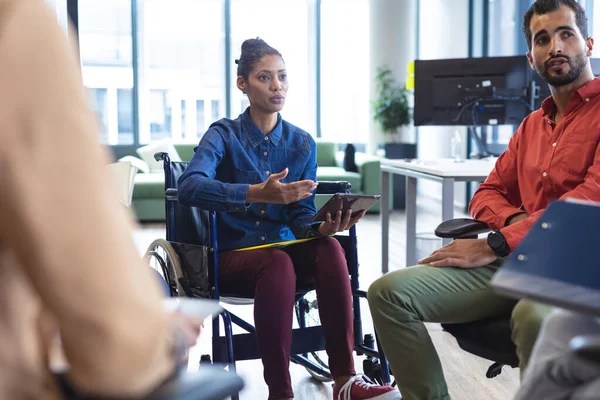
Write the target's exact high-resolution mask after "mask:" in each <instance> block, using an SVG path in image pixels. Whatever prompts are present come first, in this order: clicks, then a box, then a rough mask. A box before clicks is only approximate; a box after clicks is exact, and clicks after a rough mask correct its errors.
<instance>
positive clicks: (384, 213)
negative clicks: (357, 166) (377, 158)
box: [379, 171, 390, 274]
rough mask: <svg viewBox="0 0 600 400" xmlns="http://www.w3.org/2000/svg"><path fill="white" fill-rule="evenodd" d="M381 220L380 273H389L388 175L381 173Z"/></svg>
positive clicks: (387, 173)
mask: <svg viewBox="0 0 600 400" xmlns="http://www.w3.org/2000/svg"><path fill="white" fill-rule="evenodd" d="M379 206H380V212H379V217H380V219H381V273H382V274H386V273H387V272H388V271H389V261H390V259H389V251H390V248H389V246H390V241H389V240H390V239H389V236H390V173H389V172H386V171H381V198H380V199H379Z"/></svg>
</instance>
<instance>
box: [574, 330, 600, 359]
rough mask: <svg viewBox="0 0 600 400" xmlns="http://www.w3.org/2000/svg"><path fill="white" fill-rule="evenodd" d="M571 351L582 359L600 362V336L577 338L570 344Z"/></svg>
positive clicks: (581, 336)
mask: <svg viewBox="0 0 600 400" xmlns="http://www.w3.org/2000/svg"><path fill="white" fill-rule="evenodd" d="M569 349H570V350H571V351H572V352H573V353H575V354H577V355H579V356H581V357H582V358H585V359H588V360H592V361H596V362H598V361H600V335H580V336H575V337H574V338H573V339H571V341H570V342H569Z"/></svg>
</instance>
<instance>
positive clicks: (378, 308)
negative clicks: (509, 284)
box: [367, 264, 551, 400]
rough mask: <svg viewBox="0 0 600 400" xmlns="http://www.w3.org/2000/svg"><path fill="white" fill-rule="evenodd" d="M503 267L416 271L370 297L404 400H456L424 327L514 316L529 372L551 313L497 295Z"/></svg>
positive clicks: (398, 275)
mask: <svg viewBox="0 0 600 400" xmlns="http://www.w3.org/2000/svg"><path fill="white" fill-rule="evenodd" d="M499 265H500V264H492V265H488V266H485V267H480V268H472V269H461V268H445V267H442V268H439V267H430V266H415V267H410V268H405V269H402V270H398V271H395V272H391V273H389V274H387V275H385V276H383V277H381V278H379V279H378V280H377V281H375V282H374V283H373V284H372V285H371V287H370V288H369V292H368V296H367V297H368V300H369V307H370V308H371V314H372V317H373V322H374V323H375V330H376V331H377V334H378V335H379V339H380V341H381V345H382V347H383V351H384V352H385V354H386V356H387V358H388V361H389V363H390V367H391V369H392V372H393V374H394V377H395V378H396V382H397V383H398V388H399V389H400V392H401V393H402V396H403V397H402V398H403V400H434V399H435V400H440V399H444V400H446V399H450V396H449V394H448V387H447V385H446V381H445V379H444V373H443V371H442V365H441V363H440V359H439V357H438V355H437V353H436V351H435V348H434V346H433V343H432V341H431V338H430V336H429V333H428V332H427V329H426V327H425V324H424V322H441V323H458V322H469V321H476V320H479V319H482V318H486V317H493V316H500V315H511V327H512V339H513V341H514V342H515V344H516V346H517V355H518V357H519V361H520V365H519V367H520V368H521V372H523V371H524V369H525V366H526V365H527V361H528V360H529V356H530V354H531V350H532V348H533V344H534V342H535V339H536V337H537V334H538V331H539V329H540V325H541V323H542V321H543V319H544V316H545V315H546V314H548V313H549V312H550V310H551V308H550V307H547V306H543V305H540V304H536V303H532V302H529V301H519V302H517V301H515V300H513V299H509V298H507V297H503V296H500V295H498V294H496V293H494V292H493V291H492V289H491V287H490V279H491V278H492V276H493V275H494V272H495V271H496V270H497V269H498V267H499ZM482 373H483V371H482ZM465 379H468V377H465Z"/></svg>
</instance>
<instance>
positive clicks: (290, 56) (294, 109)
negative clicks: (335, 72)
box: [227, 0, 316, 136]
mask: <svg viewBox="0 0 600 400" xmlns="http://www.w3.org/2000/svg"><path fill="white" fill-rule="evenodd" d="M315 4H316V3H315V1H314V0H286V1H281V0H252V1H249V0H231V27H232V28H231V36H232V39H231V51H232V58H231V59H230V60H227V62H229V64H230V65H231V66H232V76H231V77H230V79H231V82H233V85H232V86H233V89H232V91H233V93H232V95H231V98H232V107H231V112H232V114H233V115H232V117H233V118H236V117H237V115H238V114H239V113H241V112H242V111H243V110H245V108H246V104H248V100H247V99H246V98H245V97H244V96H243V94H242V93H241V92H240V91H239V90H238V89H237V88H236V87H235V80H236V78H237V68H236V64H235V63H234V60H235V59H237V58H239V57H240V52H241V47H242V42H243V41H244V40H246V39H249V38H255V37H257V36H258V37H260V38H261V39H263V40H265V41H266V42H267V43H268V44H269V45H271V46H272V47H274V48H276V49H277V50H279V52H280V53H281V54H282V56H283V59H284V60H285V63H286V69H287V72H288V79H289V83H290V88H289V91H288V95H287V98H286V104H285V108H284V109H283V111H282V112H281V114H282V116H283V118H285V119H286V120H287V121H289V122H290V123H292V124H294V125H296V126H298V127H299V128H301V129H304V130H306V131H307V132H310V133H311V134H313V135H315V136H316V107H315V102H314V99H315V96H316V95H315V93H316V91H315V90H314V88H315V87H316V51H315V48H316V47H315V43H316V42H315V38H314V35H313V30H311V26H314V22H315V16H316V11H315Z"/></svg>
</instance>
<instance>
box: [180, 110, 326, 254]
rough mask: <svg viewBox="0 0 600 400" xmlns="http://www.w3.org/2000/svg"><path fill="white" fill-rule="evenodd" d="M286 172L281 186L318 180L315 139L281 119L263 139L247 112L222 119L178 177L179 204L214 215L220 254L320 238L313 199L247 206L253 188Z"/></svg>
mask: <svg viewBox="0 0 600 400" xmlns="http://www.w3.org/2000/svg"><path fill="white" fill-rule="evenodd" d="M285 168H288V175H287V176H286V177H285V178H284V179H282V180H281V182H282V183H289V182H295V181H299V180H304V179H308V180H312V181H316V178H317V159H316V144H315V141H314V139H313V138H312V137H311V136H310V135H309V134H308V133H306V132H305V131H303V130H301V129H299V128H297V127H295V126H294V125H292V124H290V123H288V122H286V121H284V120H282V118H281V115H278V117H277V125H276V126H275V129H273V131H272V132H271V133H269V134H268V135H265V134H264V133H263V132H262V131H261V130H260V129H259V128H258V127H257V126H256V125H255V124H254V122H253V121H252V119H251V118H250V108H248V109H246V111H245V112H244V113H243V114H241V115H240V116H239V117H238V118H236V119H235V120H231V119H227V118H223V119H221V120H219V121H217V122H215V123H213V124H212V125H211V126H210V127H209V129H208V131H207V132H206V133H205V134H204V136H203V137H202V139H201V140H200V144H199V145H198V147H197V148H196V149H195V154H194V156H193V157H192V159H191V161H190V163H189V165H188V167H187V168H186V170H185V171H184V173H183V175H181V177H180V179H179V186H178V188H179V189H178V193H179V195H178V197H179V201H180V202H181V203H182V204H184V205H187V206H195V207H199V208H202V209H205V210H214V211H218V213H217V215H218V218H217V238H218V242H219V251H226V250H232V249H237V248H243V247H249V246H255V245H259V244H266V243H274V242H280V241H286V240H293V239H300V238H306V237H314V236H320V234H319V232H318V230H317V229H316V226H317V225H316V224H315V223H314V222H313V221H312V217H313V216H314V215H315V213H316V207H315V200H314V196H310V197H308V198H306V199H303V200H300V201H298V202H295V203H291V204H272V203H251V204H248V203H246V197H247V195H248V187H249V186H250V185H251V184H256V183H261V182H264V181H265V180H267V178H268V177H269V175H270V174H273V173H278V172H281V171H283V170H284V169H285Z"/></svg>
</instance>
